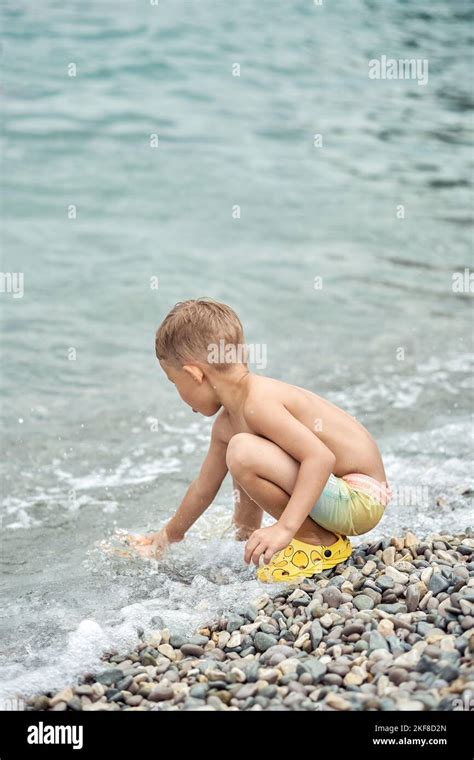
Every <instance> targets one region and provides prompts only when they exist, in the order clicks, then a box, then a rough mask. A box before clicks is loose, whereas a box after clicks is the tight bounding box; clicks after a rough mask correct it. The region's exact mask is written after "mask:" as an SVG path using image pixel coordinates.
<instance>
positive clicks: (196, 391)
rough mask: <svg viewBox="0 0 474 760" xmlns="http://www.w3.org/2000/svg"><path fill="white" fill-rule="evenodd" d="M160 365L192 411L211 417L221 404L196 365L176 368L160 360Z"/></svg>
mask: <svg viewBox="0 0 474 760" xmlns="http://www.w3.org/2000/svg"><path fill="white" fill-rule="evenodd" d="M160 366H161V368H162V370H163V371H164V372H165V374H166V376H167V377H168V380H170V382H172V383H174V384H175V385H176V390H177V391H178V393H179V395H180V396H181V398H182V399H183V401H185V402H186V404H188V406H190V407H191V409H192V410H193V412H199V413H200V414H203V415H204V416H205V417H213V416H214V414H216V412H218V411H219V409H220V408H221V406H222V404H221V403H220V402H219V400H218V399H217V398H216V394H215V392H214V390H213V388H212V386H211V384H210V382H209V380H208V378H207V377H206V375H205V374H204V372H203V371H202V369H201V368H200V367H199V366H198V365H195V364H186V365H185V366H184V367H180V368H177V367H174V366H172V365H171V364H168V363H167V362H165V361H160Z"/></svg>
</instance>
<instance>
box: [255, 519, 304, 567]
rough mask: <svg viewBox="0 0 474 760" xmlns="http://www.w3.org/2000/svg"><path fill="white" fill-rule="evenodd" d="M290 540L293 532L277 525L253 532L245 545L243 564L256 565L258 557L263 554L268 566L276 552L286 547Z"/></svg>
mask: <svg viewBox="0 0 474 760" xmlns="http://www.w3.org/2000/svg"><path fill="white" fill-rule="evenodd" d="M292 538H293V532H292V531H291V530H288V528H283V527H282V526H281V525H279V524H278V523H275V525H270V527H268V528H259V529H258V530H254V532H253V533H252V535H251V536H250V538H249V540H248V541H247V543H246V545H245V555H244V562H245V563H246V564H247V565H248V564H249V562H250V561H252V562H253V563H254V564H255V565H258V563H259V560H260V555H262V554H263V559H264V562H265V564H268V562H270V560H271V558H272V557H273V555H274V554H276V552H279V551H280V549H284V548H285V546H288V544H289V543H290V541H291V539H292Z"/></svg>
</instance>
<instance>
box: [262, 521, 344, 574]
mask: <svg viewBox="0 0 474 760" xmlns="http://www.w3.org/2000/svg"><path fill="white" fill-rule="evenodd" d="M335 535H336V538H337V540H336V541H335V542H334V543H333V544H329V546H325V545H324V544H316V545H315V544H307V543H305V542H304V541H300V540H299V539H297V538H294V539H293V540H292V541H291V543H290V544H288V546H287V547H286V548H285V549H281V551H279V552H277V553H276V554H275V555H274V556H273V557H272V559H271V561H270V562H269V563H268V565H261V566H260V567H259V568H258V569H257V578H258V580H259V581H262V583H284V582H285V581H286V582H292V581H295V580H298V579H299V578H311V577H312V576H313V575H316V574H317V573H321V572H323V570H328V569H329V568H331V567H334V566H335V565H338V564H339V563H340V562H345V561H346V559H349V557H350V556H351V554H352V546H351V542H350V541H349V539H348V538H347V536H344V535H342V534H340V533H336V534H335Z"/></svg>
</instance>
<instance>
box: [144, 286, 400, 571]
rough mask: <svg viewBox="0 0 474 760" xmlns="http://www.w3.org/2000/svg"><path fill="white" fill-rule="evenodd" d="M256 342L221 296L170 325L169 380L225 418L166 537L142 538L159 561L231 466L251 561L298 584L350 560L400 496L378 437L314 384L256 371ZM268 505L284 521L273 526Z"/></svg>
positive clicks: (166, 323)
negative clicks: (355, 538) (248, 353)
mask: <svg viewBox="0 0 474 760" xmlns="http://www.w3.org/2000/svg"><path fill="white" fill-rule="evenodd" d="M216 347H220V348H221V349H222V348H223V347H225V351H224V352H223V351H221V352H220V353H219V351H216ZM242 349H243V352H244V355H243V356H242ZM245 349H246V344H245V341H244V332H243V328H242V324H241V322H240V320H239V318H238V317H237V315H236V313H235V312H234V311H233V310H232V309H231V308H230V307H229V306H226V305H225V304H222V303H219V302H217V301H214V300H213V299H210V298H198V299H197V300H189V301H183V302H179V303H177V304H176V306H175V307H174V308H173V309H172V310H171V311H170V313H169V314H168V315H167V316H166V317H165V319H164V320H163V322H162V324H161V325H160V327H159V328H158V330H157V332H156V341H155V352H156V356H157V358H158V360H159V363H160V365H161V367H162V369H163V370H164V372H165V374H166V375H167V377H168V380H169V381H170V382H172V383H174V384H175V386H176V390H177V391H178V393H179V395H180V396H181V398H182V399H183V401H185V403H186V404H188V405H189V406H190V407H191V408H192V410H193V412H196V413H200V414H204V415H205V416H206V417H213V416H214V415H215V414H217V412H219V414H218V415H217V417H216V419H215V421H214V424H213V427H212V433H211V441H210V447H209V451H208V453H207V456H206V458H205V459H204V462H203V464H202V467H201V470H200V472H199V474H198V476H197V477H196V478H195V480H193V482H192V483H191V485H190V486H189V488H188V490H187V492H186V495H185V496H184V499H183V501H182V503H181V505H180V506H179V508H178V510H177V511H176V513H175V514H174V516H173V517H172V518H171V519H170V520H169V521H168V523H167V524H166V525H165V526H164V527H163V528H162V529H161V530H160V531H158V532H157V533H153V534H151V535H149V536H146V537H138V538H135V539H132V538H131V537H130V538H131V540H132V541H133V542H134V543H135V547H136V549H137V550H138V551H139V553H140V554H142V555H144V556H153V557H159V556H160V555H161V554H162V552H163V551H164V549H165V548H166V547H167V546H168V545H169V544H171V543H174V542H176V541H181V540H182V539H183V538H184V536H185V534H186V531H187V530H189V528H190V527H191V525H192V524H193V523H194V522H195V521H196V520H197V519H198V518H199V517H200V516H201V515H202V514H203V512H204V511H205V510H206V509H207V508H208V506H209V505H210V504H211V503H212V502H213V500H214V498H215V496H216V495H217V492H218V491H219V488H220V486H221V483H222V481H223V480H224V477H225V475H226V473H227V471H230V473H231V475H232V478H233V481H234V487H235V492H236V493H237V496H238V498H237V502H236V505H235V512H234V517H233V524H234V525H235V530H236V538H237V539H238V540H246V545H245V553H244V560H245V562H246V563H247V564H249V563H250V562H253V563H254V564H255V565H256V566H258V565H259V561H260V558H261V557H262V558H263V564H262V565H261V566H260V567H259V568H258V570H257V577H258V578H259V580H261V581H263V582H285V581H287V582H292V581H294V580H295V579H299V578H302V577H306V578H308V577H311V576H312V575H314V574H316V573H319V572H321V571H322V570H325V569H327V568H331V567H334V566H335V565H337V564H338V563H340V562H344V561H345V560H346V559H348V557H350V555H351V551H352V549H351V544H350V541H349V540H348V538H347V535H360V534H361V533H366V532H367V531H369V530H371V529H372V528H374V527H375V525H377V523H378V522H379V520H380V519H381V517H382V515H383V513H384V509H385V506H386V505H387V503H388V501H389V499H390V497H391V495H392V492H391V489H390V487H389V486H388V484H387V483H386V475H385V470H384V466H383V462H382V459H381V456H380V453H379V450H378V448H377V445H376V443H375V441H374V440H373V438H372V437H371V435H370V434H369V433H368V431H367V430H366V429H365V428H364V427H363V426H362V425H361V424H360V423H359V422H357V421H356V420H355V419H354V417H352V416H351V415H349V414H347V413H346V412H344V411H342V409H339V408H338V407H336V406H335V405H334V404H332V403H331V402H329V401H326V400H325V399H323V398H321V397H320V396H317V395H316V394H315V393H312V392H310V391H308V390H305V389H304V388H300V387H298V386H295V385H288V384H287V383H284V382H281V381H279V380H273V379H271V378H268V377H262V376H259V375H254V374H252V373H251V372H250V371H249V369H248V366H247V362H246V357H245ZM263 511H265V512H268V513H269V514H270V515H271V516H272V517H274V518H275V521H276V522H275V523H274V524H272V525H270V526H269V527H265V528H262V527H260V526H261V522H262V516H263Z"/></svg>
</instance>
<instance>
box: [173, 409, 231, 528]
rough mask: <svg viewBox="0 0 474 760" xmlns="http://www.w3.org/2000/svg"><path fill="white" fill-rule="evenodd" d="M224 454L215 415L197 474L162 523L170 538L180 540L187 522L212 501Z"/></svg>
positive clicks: (219, 481)
mask: <svg viewBox="0 0 474 760" xmlns="http://www.w3.org/2000/svg"><path fill="white" fill-rule="evenodd" d="M226 453H227V440H226V439H225V437H224V435H223V423H222V418H221V417H220V416H219V417H218V418H217V419H216V421H215V422H214V425H213V427H212V433H211V443H210V446H209V451H208V452H207V455H206V458H205V459H204V462H203V463H202V466H201V469H200V471H199V475H198V476H197V478H195V479H194V480H193V481H192V483H191V485H190V486H189V488H188V490H187V491H186V494H185V496H184V499H183V500H182V502H181V504H180V506H179V507H178V509H177V511H176V513H175V514H174V515H173V517H172V518H171V520H170V521H169V522H168V523H166V526H165V528H166V534H167V536H168V537H169V539H170V540H171V541H181V540H182V539H183V538H184V535H185V533H186V532H187V531H188V530H189V528H190V527H191V525H193V523H195V522H196V520H197V519H198V517H201V515H202V514H203V512H205V511H206V509H207V508H208V506H209V505H210V504H212V502H213V501H214V499H215V497H216V495H217V493H218V491H219V488H220V487H221V484H222V481H223V480H224V478H225V476H226V474H227V465H226Z"/></svg>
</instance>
